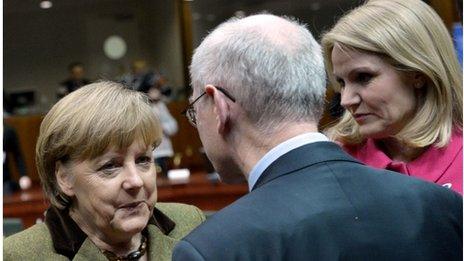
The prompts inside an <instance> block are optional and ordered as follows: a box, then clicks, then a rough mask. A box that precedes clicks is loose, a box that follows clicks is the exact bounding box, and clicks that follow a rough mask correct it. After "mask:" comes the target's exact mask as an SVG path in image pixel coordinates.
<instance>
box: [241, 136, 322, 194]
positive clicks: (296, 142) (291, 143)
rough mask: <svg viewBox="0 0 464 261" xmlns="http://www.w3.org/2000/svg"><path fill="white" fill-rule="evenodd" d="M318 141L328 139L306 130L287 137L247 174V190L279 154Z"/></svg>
mask: <svg viewBox="0 0 464 261" xmlns="http://www.w3.org/2000/svg"><path fill="white" fill-rule="evenodd" d="M318 141H329V139H328V138H327V137H326V136H325V135H324V134H321V133H319V132H308V133H304V134H301V135H298V136H295V137H293V138H291V139H288V140H286V141H284V142H282V143H280V144H279V145H277V146H275V147H274V148H272V149H271V150H270V151H268V152H267V153H266V154H265V155H264V157H262V158H261V159H260V160H259V161H258V163H257V164H256V165H255V166H254V167H253V169H252V170H251V172H250V175H249V176H248V188H249V190H250V191H251V189H252V188H253V186H254V185H255V184H256V181H258V179H259V177H260V176H261V175H262V174H263V172H264V170H265V169H266V168H267V167H269V165H271V164H272V162H274V161H276V160H277V159H278V158H279V157H280V156H282V155H284V154H285V153H287V152H289V151H291V150H294V149H296V148H298V147H301V146H303V145H306V144H309V143H313V142H318Z"/></svg>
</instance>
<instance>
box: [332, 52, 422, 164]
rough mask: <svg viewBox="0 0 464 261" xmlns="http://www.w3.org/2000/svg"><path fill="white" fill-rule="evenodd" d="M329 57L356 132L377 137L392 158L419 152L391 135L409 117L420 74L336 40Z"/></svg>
mask: <svg viewBox="0 0 464 261" xmlns="http://www.w3.org/2000/svg"><path fill="white" fill-rule="evenodd" d="M331 59H332V64H333V75H334V77H335V79H336V80H337V82H338V83H339V85H340V87H341V95H342V96H341V105H342V106H343V107H344V108H345V109H346V110H347V111H349V112H350V113H351V115H352V116H353V118H354V119H355V120H356V122H357V123H358V125H359V132H360V134H361V135H362V136H363V137H367V138H373V139H375V140H376V141H378V143H379V144H381V147H383V150H384V152H386V153H387V155H389V156H390V157H391V158H392V159H394V160H399V161H406V162H408V161H411V160H412V159H414V158H416V157H417V156H418V155H420V153H421V152H422V149H416V148H408V147H407V146H405V145H404V144H402V143H401V142H400V141H398V140H396V139H394V138H392V136H393V135H395V134H397V133H398V132H399V131H401V130H402V129H403V128H404V127H405V126H406V124H407V123H408V121H409V120H410V119H412V118H413V116H414V114H415V111H416V108H417V106H418V101H417V97H418V92H419V91H420V89H421V88H422V87H423V86H424V84H425V80H424V77H423V76H422V75H420V74H419V73H413V72H410V73H406V72H399V71H398V70H397V69H396V68H395V67H393V66H392V65H391V64H389V63H388V62H386V61H385V60H384V58H382V57H380V56H378V55H374V54H370V53H367V52H360V51H356V50H354V49H348V48H342V47H341V46H340V45H338V44H335V46H334V48H333V51H332V57H331Z"/></svg>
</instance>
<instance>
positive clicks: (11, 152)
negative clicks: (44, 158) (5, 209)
mask: <svg viewBox="0 0 464 261" xmlns="http://www.w3.org/2000/svg"><path fill="white" fill-rule="evenodd" d="M11 162H14V164H15V165H16V169H17V170H18V172H19V175H20V178H19V182H18V183H17V182H16V181H14V180H13V178H12V173H11V169H10V165H9V163H11ZM31 185H32V181H31V179H30V178H29V177H28V176H27V171H26V164H25V163H24V157H23V154H22V152H21V146H20V144H19V139H18V135H17V134H16V130H15V129H14V128H13V127H11V126H10V125H8V124H7V123H6V122H5V121H3V194H4V195H5V194H11V193H13V192H15V191H16V190H19V189H20V188H21V189H28V188H30V187H31Z"/></svg>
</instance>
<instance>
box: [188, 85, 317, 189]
mask: <svg viewBox="0 0 464 261" xmlns="http://www.w3.org/2000/svg"><path fill="white" fill-rule="evenodd" d="M204 90H205V91H206V95H205V96H206V97H203V98H201V99H200V100H199V101H198V102H197V103H195V104H194V107H195V110H196V117H197V128H198V133H199V135H200V139H201V141H202V144H203V146H204V148H205V150H206V153H207V155H208V157H209V159H210V160H211V162H212V163H213V165H214V167H215V169H216V170H217V171H218V173H219V174H220V176H221V178H222V179H223V181H225V182H227V183H233V182H237V181H238V180H241V179H243V177H245V178H246V179H248V174H249V173H250V171H251V170H252V168H253V167H254V166H255V165H256V164H257V163H258V161H259V160H260V159H261V158H262V157H263V156H264V155H265V154H266V153H267V152H268V151H269V150H271V149H272V148H274V147H275V146H277V145H278V144H280V143H282V142H284V141H286V140H288V139H290V138H293V137H295V136H297V135H300V134H303V133H307V132H317V124H316V123H314V122H300V123H283V124H281V126H276V128H275V130H274V131H273V132H272V133H266V134H263V133H262V132H261V131H259V130H258V128H256V126H255V125H254V124H253V123H252V122H250V121H249V119H248V118H247V117H246V115H245V113H244V111H243V110H242V109H241V107H240V106H239V105H238V104H237V103H233V102H232V101H231V100H230V99H229V98H227V97H226V96H225V95H224V94H223V93H221V92H220V91H218V90H217V89H216V87H215V86H214V85H211V84H208V85H206V87H205V89H204ZM201 92H202V90H198V89H196V88H195V89H194V93H193V95H192V98H195V97H197V95H200V94H201ZM192 98H191V99H192Z"/></svg>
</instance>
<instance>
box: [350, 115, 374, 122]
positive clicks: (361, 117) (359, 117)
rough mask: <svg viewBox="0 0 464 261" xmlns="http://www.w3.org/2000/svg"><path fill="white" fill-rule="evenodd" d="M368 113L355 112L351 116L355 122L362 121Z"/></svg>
mask: <svg viewBox="0 0 464 261" xmlns="http://www.w3.org/2000/svg"><path fill="white" fill-rule="evenodd" d="M370 115H371V114H370V113H355V114H353V117H354V119H355V120H356V122H357V123H363V122H364V121H365V120H366V119H367V117H369V116H370Z"/></svg>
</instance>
